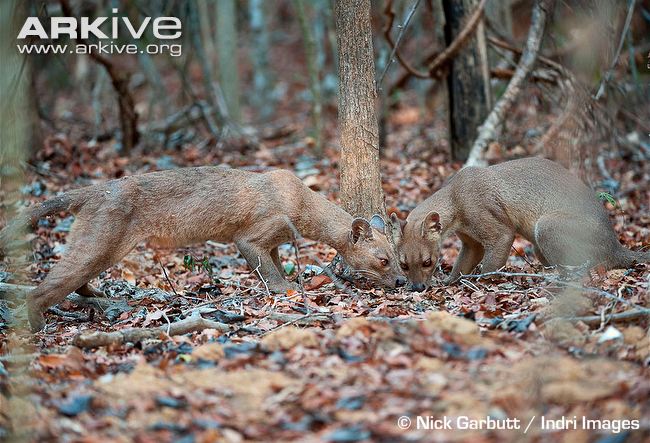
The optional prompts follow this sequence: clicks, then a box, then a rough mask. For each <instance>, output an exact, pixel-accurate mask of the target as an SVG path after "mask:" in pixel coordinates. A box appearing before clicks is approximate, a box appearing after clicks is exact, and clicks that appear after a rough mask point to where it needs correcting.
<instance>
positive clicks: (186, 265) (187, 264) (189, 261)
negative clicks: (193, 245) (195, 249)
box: [183, 255, 194, 271]
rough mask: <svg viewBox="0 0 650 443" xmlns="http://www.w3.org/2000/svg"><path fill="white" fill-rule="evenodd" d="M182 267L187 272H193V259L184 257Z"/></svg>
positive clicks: (187, 256)
mask: <svg viewBox="0 0 650 443" xmlns="http://www.w3.org/2000/svg"><path fill="white" fill-rule="evenodd" d="M183 267H184V268H185V269H187V270H188V271H193V270H194V257H192V256H191V255H186V256H185V257H183Z"/></svg>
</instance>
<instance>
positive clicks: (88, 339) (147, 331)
mask: <svg viewBox="0 0 650 443" xmlns="http://www.w3.org/2000/svg"><path fill="white" fill-rule="evenodd" d="M204 329H216V330H217V331H220V332H228V331H230V326H228V325H227V324H225V323H220V322H216V321H213V320H207V319H205V318H203V317H201V314H200V313H199V312H198V311H194V313H192V315H190V316H189V317H187V318H185V319H183V320H179V321H177V322H174V323H169V324H166V325H163V326H159V327H157V328H128V329H122V330H119V331H112V332H103V331H92V332H82V333H80V334H78V335H77V336H76V337H75V338H74V339H73V340H72V344H74V345H75V346H78V347H80V348H96V347H99V346H109V345H121V344H123V343H127V342H132V343H136V342H139V341H142V340H147V339H156V338H160V337H164V336H165V335H168V336H172V335H182V334H188V333H190V332H197V331H203V330H204Z"/></svg>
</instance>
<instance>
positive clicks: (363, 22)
mask: <svg viewBox="0 0 650 443" xmlns="http://www.w3.org/2000/svg"><path fill="white" fill-rule="evenodd" d="M335 13H336V31H337V36H338V60H339V129H340V131H341V135H340V143H341V165H340V168H341V203H342V204H343V207H344V208H345V210H346V211H348V212H349V213H350V214H352V215H354V216H363V217H371V216H372V215H373V214H375V213H379V214H384V213H385V205H384V193H383V190H382V188H381V176H380V172H379V127H378V124H377V108H376V106H377V89H376V86H375V64H374V56H373V47H372V30H371V27H370V0H337V1H336V11H335Z"/></svg>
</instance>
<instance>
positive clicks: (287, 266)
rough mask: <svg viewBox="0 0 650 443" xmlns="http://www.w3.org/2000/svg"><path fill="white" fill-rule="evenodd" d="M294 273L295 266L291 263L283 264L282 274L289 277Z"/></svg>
mask: <svg viewBox="0 0 650 443" xmlns="http://www.w3.org/2000/svg"><path fill="white" fill-rule="evenodd" d="M295 271H296V265H295V264H294V263H293V262H292V261H288V262H286V263H285V264H284V273H285V274H287V275H291V274H293V273H294V272H295Z"/></svg>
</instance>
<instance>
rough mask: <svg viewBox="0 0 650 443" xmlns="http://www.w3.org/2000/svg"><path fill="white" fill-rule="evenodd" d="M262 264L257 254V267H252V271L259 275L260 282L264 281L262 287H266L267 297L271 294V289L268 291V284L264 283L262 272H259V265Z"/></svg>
mask: <svg viewBox="0 0 650 443" xmlns="http://www.w3.org/2000/svg"><path fill="white" fill-rule="evenodd" d="M261 266H262V257H260V256H259V255H258V256H257V267H256V268H255V269H253V272H256V273H257V275H258V276H259V278H260V280H262V283H264V288H266V295H268V296H269V297H270V296H271V291H269V285H268V284H267V283H266V280H265V279H264V277H262V273H261V272H260V267H261Z"/></svg>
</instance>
